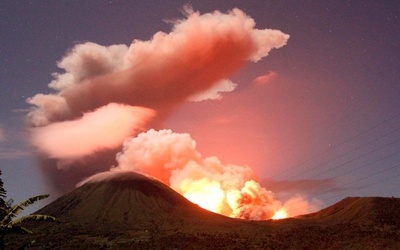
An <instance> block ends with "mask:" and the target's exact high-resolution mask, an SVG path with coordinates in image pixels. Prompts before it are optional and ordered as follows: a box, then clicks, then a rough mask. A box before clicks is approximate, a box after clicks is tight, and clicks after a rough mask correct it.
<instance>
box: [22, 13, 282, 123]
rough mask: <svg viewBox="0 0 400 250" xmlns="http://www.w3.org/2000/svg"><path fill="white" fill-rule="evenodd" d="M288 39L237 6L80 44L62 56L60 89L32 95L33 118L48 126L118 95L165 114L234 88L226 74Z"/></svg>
mask: <svg viewBox="0 0 400 250" xmlns="http://www.w3.org/2000/svg"><path fill="white" fill-rule="evenodd" d="M288 38H289V36H288V35H286V34H284V33H282V32H281V31H279V30H269V29H265V30H259V29H256V28H255V22H254V20H253V19H251V18H250V17H248V16H246V15H245V14H244V13H243V12H242V11H240V10H238V9H234V10H232V11H231V12H230V13H228V14H223V13H220V12H217V11H216V12H214V13H209V14H204V15H200V14H199V13H197V12H194V13H191V14H188V16H187V18H186V19H184V20H181V21H178V22H176V23H175V24H174V26H173V28H172V31H171V32H170V33H169V34H166V33H163V32H158V33H156V34H155V35H154V36H153V38H152V39H151V40H150V41H139V40H135V41H133V42H132V44H131V45H130V46H129V47H127V46H125V45H112V46H109V47H104V46H100V45H98V44H94V43H85V44H78V45H76V46H75V47H74V48H73V49H72V50H71V51H69V52H68V54H67V55H66V56H65V57H64V58H63V59H62V60H61V61H60V62H59V63H58V66H59V67H60V68H61V69H64V70H65V73H64V74H54V76H55V80H54V81H52V82H51V83H50V84H49V87H51V88H53V89H55V90H57V91H58V93H56V94H50V95H43V94H38V95H36V96H34V97H32V98H30V99H28V102H29V103H30V104H33V105H36V106H37V108H36V109H35V110H34V111H32V112H31V113H30V114H29V115H28V119H29V121H30V123H31V124H32V125H33V126H43V125H47V124H49V123H52V122H55V121H63V120H69V119H74V118H76V117H79V116H80V115H81V114H82V113H83V112H88V111H92V110H94V109H97V108H99V107H101V106H104V105H107V104H108V103H111V102H115V103H124V104H127V105H131V106H144V107H149V108H152V109H155V110H157V111H159V113H164V112H168V111H170V108H172V107H174V106H175V105H177V104H179V103H181V102H182V101H184V100H186V99H187V98H189V97H191V96H193V95H196V94H197V95H198V94H199V93H203V94H204V93H209V94H208V95H210V96H211V97H210V98H215V96H218V95H217V93H215V92H211V93H210V92H209V91H210V88H211V89H212V87H213V86H215V85H216V86H218V87H216V88H214V90H215V91H216V92H224V91H231V90H233V89H234V87H233V86H234V85H233V84H231V83H229V82H228V84H226V82H225V83H222V84H221V81H223V80H224V79H226V78H227V77H229V76H230V75H231V74H232V73H233V72H234V71H236V70H237V69H238V68H239V67H240V66H242V65H243V64H244V62H245V61H258V60H259V59H261V58H262V57H264V56H266V55H268V53H269V51H270V50H271V49H273V48H279V47H282V46H284V45H285V44H286V41H287V39H288ZM207 91H208V92H207ZM195 99H196V98H195ZM202 99H208V98H207V97H204V96H203V97H202ZM160 111H164V112H160Z"/></svg>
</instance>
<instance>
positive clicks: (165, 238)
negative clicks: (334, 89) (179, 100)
mask: <svg viewBox="0 0 400 250" xmlns="http://www.w3.org/2000/svg"><path fill="white" fill-rule="evenodd" d="M399 205H400V199H398V198H380V197H368V198H360V197H351V198H346V199H344V200H342V201H341V202H339V203H337V204H335V205H333V206H330V207H328V208H326V209H323V210H321V211H319V212H317V213H313V214H309V215H305V216H301V217H298V218H289V219H285V220H279V221H272V220H270V221H245V220H239V219H232V218H228V217H225V216H221V215H218V214H215V213H212V212H209V211H207V210H204V209H202V208H200V207H199V206H197V205H195V204H193V203H191V202H189V201H188V200H186V199H185V198H184V197H182V196H181V195H180V194H178V193H176V192H175V191H173V190H172V189H171V188H169V187H168V186H166V185H165V184H163V183H161V182H159V181H157V180H155V179H152V178H148V177H145V176H143V175H140V174H137V173H133V172H129V173H126V172H125V173H115V174H114V176H112V177H111V178H107V179H105V180H102V181H99V182H89V183H86V184H84V185H83V186H81V187H79V188H76V189H75V190H73V191H72V192H70V193H68V194H66V195H64V196H62V197H60V198H59V199H57V200H56V201H54V202H52V203H51V204H49V205H47V206H45V207H44V208H42V209H41V210H39V211H38V212H37V213H42V214H48V215H53V216H55V217H57V218H58V219H59V220H60V221H61V223H46V222H29V223H26V225H25V226H26V227H27V228H30V229H32V230H33V231H34V233H35V234H34V235H22V236H20V235H8V236H7V237H6V239H5V240H6V244H7V248H6V249H16V248H17V246H19V245H21V242H27V241H30V240H32V239H35V240H36V243H35V245H34V246H33V248H32V249H246V250H248V249H288V248H289V249H344V248H347V249H400V241H399V236H400V226H399V218H400V216H399V213H400V212H399V207H400V206H399Z"/></svg>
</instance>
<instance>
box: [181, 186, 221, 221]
mask: <svg viewBox="0 0 400 250" xmlns="http://www.w3.org/2000/svg"><path fill="white" fill-rule="evenodd" d="M180 188H181V190H183V196H184V197H185V198H186V199H188V200H190V201H191V202H193V203H195V204H197V205H199V206H200V207H202V208H204V209H207V210H209V211H212V212H214V213H221V212H222V202H223V200H224V199H225V194H224V192H223V191H222V189H221V187H220V184H219V183H218V182H216V181H209V180H207V179H201V180H196V181H184V182H183V183H182V185H181V187H180Z"/></svg>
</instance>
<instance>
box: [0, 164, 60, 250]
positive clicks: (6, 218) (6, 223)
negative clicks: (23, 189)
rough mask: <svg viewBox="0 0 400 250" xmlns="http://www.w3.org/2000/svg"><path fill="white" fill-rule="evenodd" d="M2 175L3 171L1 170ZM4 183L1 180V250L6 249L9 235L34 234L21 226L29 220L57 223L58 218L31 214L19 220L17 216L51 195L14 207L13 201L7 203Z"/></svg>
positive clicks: (33, 198) (34, 198)
mask: <svg viewBox="0 0 400 250" xmlns="http://www.w3.org/2000/svg"><path fill="white" fill-rule="evenodd" d="M0 175H1V170H0ZM3 185H4V183H3V181H2V179H1V178H0V249H2V250H3V249H4V236H5V235H6V234H8V233H32V232H31V231H30V230H28V229H27V228H24V227H22V226H21V223H22V222H24V221H28V220H35V221H57V219H56V218H54V217H52V216H48V215H41V214H30V215H27V216H23V217H20V218H17V216H18V215H19V214H20V213H21V212H22V211H23V210H24V209H25V208H26V207H27V206H29V205H32V204H34V203H35V202H37V201H39V200H43V199H45V198H47V197H49V195H47V194H46V195H38V196H34V197H31V198H29V199H27V200H25V201H23V202H21V203H19V204H17V205H13V204H12V203H13V200H12V199H10V200H8V201H5V200H4V199H5V198H6V195H7V192H6V190H5V189H4V187H3ZM33 243H34V241H31V242H28V243H26V244H24V245H23V246H22V249H25V248H27V247H29V246H30V245H32V244H33Z"/></svg>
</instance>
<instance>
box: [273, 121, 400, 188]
mask: <svg viewBox="0 0 400 250" xmlns="http://www.w3.org/2000/svg"><path fill="white" fill-rule="evenodd" d="M398 116H400V113H397V114H396V115H394V116H392V117H390V118H388V119H386V120H384V121H382V122H380V123H378V124H375V125H374V126H372V127H370V128H368V129H366V130H364V131H362V132H360V133H358V134H356V135H354V136H352V137H350V138H348V139H346V140H344V141H342V142H340V143H338V144H336V145H334V146H332V147H330V148H329V149H327V150H324V151H322V152H320V153H318V154H316V155H314V156H311V157H310V158H308V159H306V160H304V161H302V162H300V163H298V164H296V165H294V166H292V167H290V168H288V169H286V170H284V171H282V172H281V173H279V174H276V175H274V176H272V177H271V178H274V177H277V176H279V175H282V174H284V173H286V172H288V171H290V170H292V169H295V168H298V167H299V166H301V165H303V164H305V163H307V162H309V161H311V160H314V159H316V158H318V157H320V156H321V155H323V154H325V153H327V152H330V151H332V150H333V149H335V148H338V147H339V146H342V145H344V144H345V143H348V142H350V141H352V140H354V139H355V138H357V137H359V136H361V135H364V134H366V133H368V132H370V131H372V130H373V129H375V128H377V127H379V126H381V125H382V124H385V123H387V122H389V121H391V120H393V119H395V118H396V117H398ZM271 187H273V185H272V186H269V187H267V188H268V189H271Z"/></svg>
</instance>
